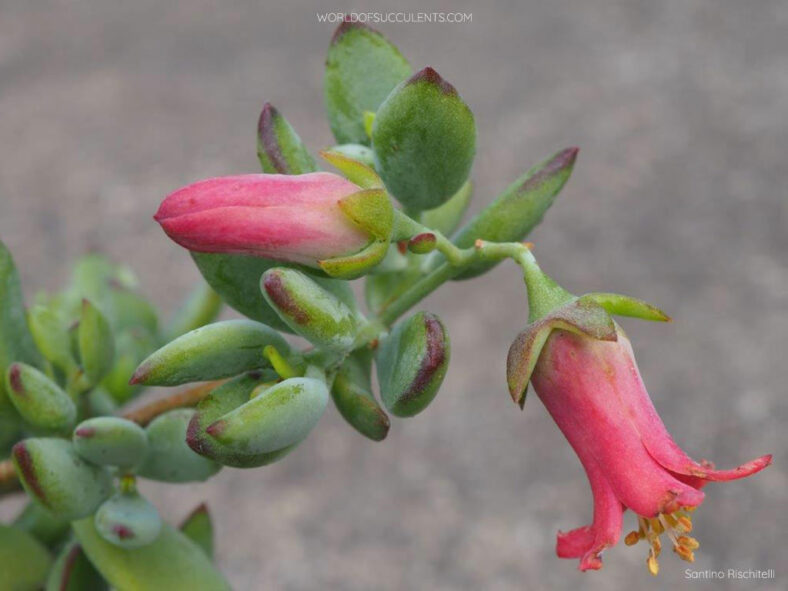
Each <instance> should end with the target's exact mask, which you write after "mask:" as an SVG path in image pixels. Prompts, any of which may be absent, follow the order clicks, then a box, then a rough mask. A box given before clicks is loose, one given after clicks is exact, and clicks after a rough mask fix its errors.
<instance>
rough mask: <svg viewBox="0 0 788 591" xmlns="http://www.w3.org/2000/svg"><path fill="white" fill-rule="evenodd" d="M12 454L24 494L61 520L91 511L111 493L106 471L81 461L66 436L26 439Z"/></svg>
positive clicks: (78, 516) (80, 516)
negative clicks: (63, 437)
mask: <svg viewBox="0 0 788 591" xmlns="http://www.w3.org/2000/svg"><path fill="white" fill-rule="evenodd" d="M12 457H13V461H14V467H15V468H16V472H17V474H18V475H19V480H20V481H21V482H22V486H23V487H24V488H25V491H27V494H28V495H30V497H31V498H33V499H35V500H36V501H38V502H39V503H41V504H42V505H43V506H44V507H45V508H47V509H48V510H49V511H51V512H52V513H54V514H55V515H57V516H59V517H62V518H63V519H69V520H73V519H80V518H82V517H84V516H86V515H90V514H92V513H93V512H94V511H95V510H96V509H97V508H98V507H99V505H100V504H101V503H102V502H103V501H104V500H105V499H106V498H107V497H109V495H110V493H111V492H112V477H111V476H110V473H109V471H107V469H106V468H101V467H99V466H95V465H94V464H90V463H88V462H86V461H85V460H83V459H82V458H81V457H79V455H77V453H76V451H74V448H73V446H72V445H71V442H69V441H66V440H65V439H54V438H52V439H49V438H31V439H25V440H24V441H20V442H19V443H17V444H16V445H15V446H14V449H13V456H12Z"/></svg>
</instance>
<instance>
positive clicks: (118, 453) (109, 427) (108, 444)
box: [72, 417, 148, 469]
mask: <svg viewBox="0 0 788 591" xmlns="http://www.w3.org/2000/svg"><path fill="white" fill-rule="evenodd" d="M72 440H73V443H74V449H75V450H76V452H77V453H78V454H79V455H80V456H82V457H83V458H85V459H86V460H88V461H89V462H92V463H94V464H98V465H99V466H117V467H120V468H126V469H128V468H133V467H134V466H136V465H137V464H139V463H140V462H142V460H144V459H145V456H146V454H147V453H148V436H147V435H146V434H145V430H144V429H143V428H142V427H140V426H139V425H138V424H137V423H135V422H133V421H129V420H128V419H123V418H120V417H95V418H92V419H88V420H86V421H82V422H81V423H80V424H79V425H77V427H76V429H74V435H73V438H72Z"/></svg>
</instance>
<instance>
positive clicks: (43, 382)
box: [5, 363, 77, 431]
mask: <svg viewBox="0 0 788 591" xmlns="http://www.w3.org/2000/svg"><path fill="white" fill-rule="evenodd" d="M5 387H6V392H7V394H8V397H9V398H10V399H11V402H12V403H13V404H14V406H15V407H16V409H17V410H18V411H19V414H20V415H22V417H23V418H24V419H25V421H27V422H28V423H29V424H31V425H34V426H36V427H40V428H41V429H44V430H47V431H62V430H64V429H70V428H71V427H72V426H73V425H74V421H75V420H76V418H77V407H76V405H75V404H74V401H73V400H71V397H70V396H69V395H68V394H66V393H65V392H64V391H63V390H62V389H61V388H60V386H58V385H57V384H56V383H55V382H53V381H52V380H51V379H49V378H48V377H47V376H46V374H44V373H42V372H40V371H39V370H37V369H36V368H35V367H32V366H30V365H27V364H25V363H13V364H11V365H10V366H8V371H7V372H6V375H5Z"/></svg>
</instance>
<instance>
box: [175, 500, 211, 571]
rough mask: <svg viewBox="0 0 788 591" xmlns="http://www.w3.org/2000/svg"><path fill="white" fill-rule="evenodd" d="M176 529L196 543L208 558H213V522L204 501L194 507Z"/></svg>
mask: <svg viewBox="0 0 788 591" xmlns="http://www.w3.org/2000/svg"><path fill="white" fill-rule="evenodd" d="M178 529H180V530H181V532H183V534H184V535H185V536H186V537H188V538H189V539H190V540H191V541H192V542H194V543H195V544H197V545H198V546H199V547H200V548H201V549H202V551H203V552H205V555H206V556H208V558H213V523H212V522H211V513H210V512H209V511H208V506H207V505H206V504H205V503H200V504H199V505H198V506H197V507H195V508H194V510H192V512H191V513H189V515H188V516H187V517H186V519H184V520H183V522H182V523H181V525H180V527H179V528H178Z"/></svg>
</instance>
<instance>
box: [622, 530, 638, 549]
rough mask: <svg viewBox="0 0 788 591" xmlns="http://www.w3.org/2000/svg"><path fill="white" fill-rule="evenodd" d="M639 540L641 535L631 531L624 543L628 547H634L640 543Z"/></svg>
mask: <svg viewBox="0 0 788 591" xmlns="http://www.w3.org/2000/svg"><path fill="white" fill-rule="evenodd" d="M639 539H640V533H639V532H636V531H631V532H629V533H628V534H627V537H626V538H624V543H625V544H626V545H627V546H634V545H635V544H637V543H638V540H639Z"/></svg>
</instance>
